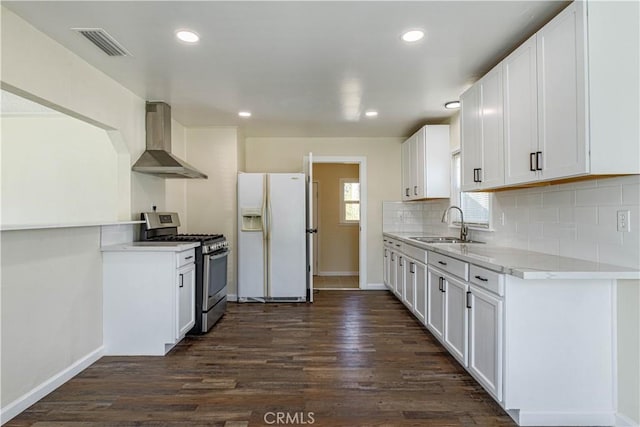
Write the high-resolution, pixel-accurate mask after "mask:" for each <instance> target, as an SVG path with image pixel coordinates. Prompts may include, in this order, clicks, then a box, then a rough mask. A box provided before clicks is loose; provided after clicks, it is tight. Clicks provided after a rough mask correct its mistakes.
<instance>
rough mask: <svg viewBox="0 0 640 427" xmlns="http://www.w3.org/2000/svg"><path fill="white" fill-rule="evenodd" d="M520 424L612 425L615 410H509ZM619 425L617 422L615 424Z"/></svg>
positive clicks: (508, 412)
mask: <svg viewBox="0 0 640 427" xmlns="http://www.w3.org/2000/svg"><path fill="white" fill-rule="evenodd" d="M507 414H509V415H510V416H511V418H513V419H514V421H515V422H516V423H517V424H518V425H519V426H612V425H614V422H615V420H616V418H617V417H616V415H615V414H614V413H613V412H529V411H522V410H520V411H514V410H509V411H507ZM615 425H616V426H617V424H615Z"/></svg>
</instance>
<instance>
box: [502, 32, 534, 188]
mask: <svg viewBox="0 0 640 427" xmlns="http://www.w3.org/2000/svg"><path fill="white" fill-rule="evenodd" d="M503 76H504V77H503V83H504V109H503V110H504V141H505V182H506V184H517V183H522V182H530V181H534V180H535V179H537V172H536V167H535V153H536V151H538V83H537V69H536V36H535V35H534V36H533V37H531V38H530V39H529V40H527V41H526V42H525V43H524V44H523V45H522V46H520V47H519V48H518V49H516V50H515V51H514V52H513V53H512V54H511V55H509V56H508V57H507V58H506V59H505V60H504V62H503Z"/></svg>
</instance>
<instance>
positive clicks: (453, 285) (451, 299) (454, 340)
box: [427, 267, 468, 366]
mask: <svg viewBox="0 0 640 427" xmlns="http://www.w3.org/2000/svg"><path fill="white" fill-rule="evenodd" d="M427 275H428V277H429V279H428V297H427V300H428V302H429V309H428V316H427V328H429V330H431V332H432V333H433V334H434V335H435V336H436V338H438V339H439V340H440V341H442V343H443V344H444V346H445V347H446V348H447V349H448V350H449V352H450V353H451V355H452V356H453V357H455V358H456V359H458V361H459V362H460V363H461V364H462V365H463V366H466V363H467V288H468V285H467V283H465V282H463V281H461V280H459V279H456V278H455V277H453V276H451V275H449V274H446V273H444V272H442V271H440V270H438V269H436V268H432V267H428V269H427Z"/></svg>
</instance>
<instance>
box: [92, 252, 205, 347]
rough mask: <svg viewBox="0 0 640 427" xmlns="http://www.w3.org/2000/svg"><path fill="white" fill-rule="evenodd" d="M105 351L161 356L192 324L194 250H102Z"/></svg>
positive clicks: (193, 317) (193, 308)
mask: <svg viewBox="0 0 640 427" xmlns="http://www.w3.org/2000/svg"><path fill="white" fill-rule="evenodd" d="M102 272H103V336H104V347H105V354H106V355H121V356H125V355H129V356H136V355H140V356H143V355H147V356H162V355H164V354H166V353H167V352H168V351H169V350H171V348H172V347H173V346H175V345H176V344H177V343H178V342H179V341H180V340H182V339H183V338H184V336H185V334H186V333H187V332H188V331H189V330H190V329H191V328H192V327H193V325H194V324H195V264H194V250H193V249H189V250H187V251H182V252H177V251H171V250H167V249H165V250H157V249H156V250H155V251H154V250H151V249H149V248H146V249H140V250H137V249H136V248H135V247H133V249H131V247H128V248H126V249H124V250H108V251H105V250H104V249H103V269H102Z"/></svg>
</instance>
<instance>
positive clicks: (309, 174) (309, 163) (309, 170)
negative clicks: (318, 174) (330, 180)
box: [303, 153, 316, 302]
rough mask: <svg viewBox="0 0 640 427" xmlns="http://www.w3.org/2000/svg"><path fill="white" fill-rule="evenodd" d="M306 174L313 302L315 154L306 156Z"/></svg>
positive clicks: (309, 293)
mask: <svg viewBox="0 0 640 427" xmlns="http://www.w3.org/2000/svg"><path fill="white" fill-rule="evenodd" d="M303 165H304V173H305V175H306V179H307V185H306V188H307V191H306V193H307V227H306V231H307V300H308V301H309V302H313V270H314V268H313V267H314V265H313V259H314V255H313V253H314V251H313V241H314V238H313V235H314V234H315V232H314V230H316V229H315V228H314V221H313V153H309V156H305V157H304V159H303Z"/></svg>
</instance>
